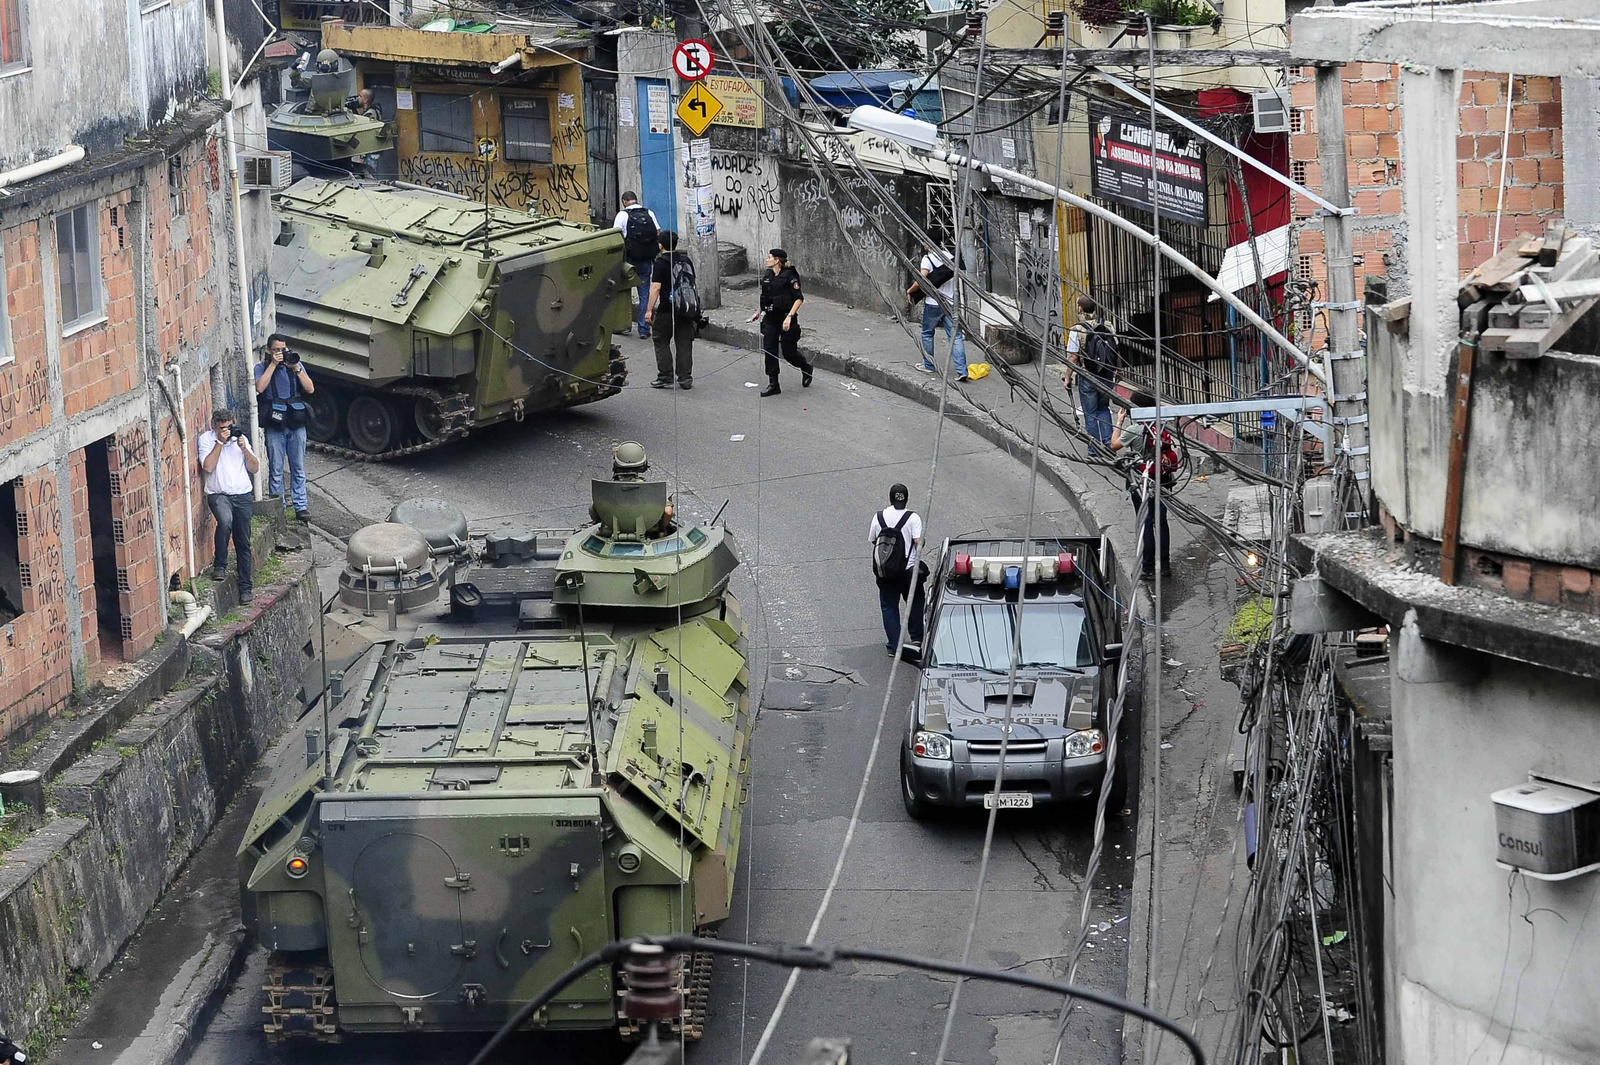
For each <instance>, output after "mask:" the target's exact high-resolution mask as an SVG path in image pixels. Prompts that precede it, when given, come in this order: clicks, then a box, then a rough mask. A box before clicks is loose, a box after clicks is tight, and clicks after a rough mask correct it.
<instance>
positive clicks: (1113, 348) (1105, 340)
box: [1078, 322, 1122, 381]
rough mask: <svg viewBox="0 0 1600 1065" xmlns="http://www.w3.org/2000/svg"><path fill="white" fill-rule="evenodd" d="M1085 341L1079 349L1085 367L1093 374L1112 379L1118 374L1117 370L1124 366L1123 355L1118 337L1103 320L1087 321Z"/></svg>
mask: <svg viewBox="0 0 1600 1065" xmlns="http://www.w3.org/2000/svg"><path fill="white" fill-rule="evenodd" d="M1087 326H1088V328H1087V330H1086V332H1085V334H1084V338H1083V343H1082V344H1081V345H1080V346H1079V349H1078V358H1079V359H1081V360H1082V361H1083V369H1084V371H1085V372H1086V373H1088V374H1090V375H1091V376H1094V377H1098V378H1101V379H1102V380H1105V381H1110V380H1112V379H1113V378H1115V377H1116V376H1117V371H1118V370H1120V369H1121V368H1122V357H1121V355H1119V354H1118V352H1117V338H1116V335H1115V334H1114V333H1112V332H1111V330H1109V329H1107V328H1106V327H1105V324H1104V323H1103V322H1090V323H1087Z"/></svg>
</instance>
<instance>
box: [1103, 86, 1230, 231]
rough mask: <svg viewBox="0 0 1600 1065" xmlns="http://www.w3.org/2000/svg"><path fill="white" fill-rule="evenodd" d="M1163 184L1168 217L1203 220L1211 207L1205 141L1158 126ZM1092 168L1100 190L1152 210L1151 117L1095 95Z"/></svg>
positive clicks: (1158, 159) (1119, 200)
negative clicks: (1208, 200) (1118, 106)
mask: <svg viewBox="0 0 1600 1065" xmlns="http://www.w3.org/2000/svg"><path fill="white" fill-rule="evenodd" d="M1155 133H1156V145H1155V158H1156V171H1157V190H1158V192H1159V200H1158V202H1159V204H1160V208H1161V217H1162V218H1175V219H1178V220H1179V221H1182V222H1188V223H1189V224H1190V225H1196V226H1203V225H1205V224H1206V223H1207V222H1208V221H1209V217H1208V215H1207V213H1206V161H1205V142H1204V141H1202V140H1201V139H1200V138H1199V137H1197V136H1194V135H1191V134H1188V133H1186V132H1184V131H1183V130H1181V129H1179V128H1177V127H1173V126H1165V125H1158V126H1157V127H1156V130H1155ZM1089 147H1090V151H1089V168H1090V175H1091V177H1092V179H1093V190H1094V195H1095V196H1097V197H1099V198H1100V199H1103V200H1112V201H1114V202H1116V203H1120V204H1124V205H1126V206H1128V207H1139V208H1143V209H1144V210H1147V211H1148V210H1150V117H1149V115H1145V114H1138V113H1135V112H1132V111H1123V110H1120V109H1118V108H1115V107H1111V106H1109V105H1108V104H1104V103H1101V102H1100V101H1099V100H1097V99H1092V98H1091V99H1090V101H1089Z"/></svg>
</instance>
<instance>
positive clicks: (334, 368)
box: [272, 178, 634, 459]
mask: <svg viewBox="0 0 1600 1065" xmlns="http://www.w3.org/2000/svg"><path fill="white" fill-rule="evenodd" d="M273 209H274V212H275V214H276V216H277V218H278V226H279V231H278V237H277V240H276V242H275V244H274V246H273V249H272V277H273V284H274V287H275V290H276V294H277V321H278V330H279V332H282V333H284V334H285V335H287V336H288V337H289V338H290V342H289V343H290V347H291V348H292V349H293V350H295V351H298V352H299V353H300V356H301V358H303V359H304V360H305V362H306V364H307V366H309V368H310V371H311V375H312V379H313V381H314V382H315V383H316V392H315V393H314V394H312V395H310V396H307V397H306V400H307V405H308V407H309V410H308V421H309V424H308V425H307V428H306V435H307V436H308V438H309V439H310V441H311V443H312V446H314V447H319V448H321V449H322V450H326V451H332V452H335V453H338V454H341V455H344V456H347V457H350V458H357V459H385V458H391V457H394V456H396V455H405V454H411V453H414V452H417V451H423V450H426V449H428V448H432V447H437V446H439V445H440V444H443V443H445V442H446V441H449V440H453V439H457V438H459V437H462V436H465V435H466V434H467V433H468V432H470V431H471V430H472V429H473V428H475V427H477V426H481V425H489V424H492V423H494V422H499V421H506V420H515V421H521V420H523V419H524V418H526V417H528V416H529V415H534V414H539V413H541V412H543V411H549V410H557V409H559V408H562V407H571V406H575V405H577V404H580V403H590V402H593V401H594V400H597V399H603V398H605V397H606V396H613V395H616V394H617V393H618V392H619V391H621V389H622V386H623V383H624V382H625V381H626V380H627V364H626V363H625V362H624V360H623V357H622V352H621V350H620V349H619V348H617V347H615V346H614V345H613V344H612V343H611V335H612V333H614V332H618V331H621V330H625V329H626V328H627V326H628V322H629V320H630V314H629V307H628V294H629V291H630V289H629V286H630V285H631V284H632V283H633V281H634V277H633V273H632V270H631V269H630V268H629V267H628V265H627V263H626V262H625V261H624V256H623V250H622V234H621V233H620V232H618V231H617V230H615V229H599V228H596V227H594V226H590V225H584V224H580V223H575V222H567V221H564V220H562V219H558V218H545V217H540V216H537V215H531V214H527V213H525V212H522V211H515V210H511V209H509V208H505V207H495V208H492V209H489V210H488V211H487V212H486V211H485V208H484V207H483V205H482V204H476V203H473V202H471V201H469V200H465V199H462V198H461V197H458V196H454V195H452V194H450V193H445V192H437V191H433V190H429V189H416V188H401V187H397V186H393V185H380V184H375V183H366V182H356V181H328V180H323V179H320V178H304V179H302V180H300V181H298V182H296V183H295V184H294V185H292V186H291V187H290V188H288V189H285V190H284V191H283V192H281V193H279V194H278V195H277V196H276V197H274V199H273ZM486 213H487V220H488V230H489V231H488V236H487V240H486V239H485V234H484V225H485V217H486Z"/></svg>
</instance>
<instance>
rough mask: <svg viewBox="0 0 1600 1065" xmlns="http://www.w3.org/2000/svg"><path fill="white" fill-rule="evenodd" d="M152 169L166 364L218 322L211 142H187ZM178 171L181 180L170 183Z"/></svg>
mask: <svg viewBox="0 0 1600 1065" xmlns="http://www.w3.org/2000/svg"><path fill="white" fill-rule="evenodd" d="M173 160H174V163H175V166H173V167H170V168H169V167H168V166H167V165H166V164H162V165H160V166H155V167H151V168H150V170H149V171H148V174H149V181H150V193H149V196H148V197H147V199H146V202H147V203H149V205H150V207H149V210H150V267H151V281H152V283H153V284H154V286H155V297H156V298H155V317H156V339H157V344H158V345H159V353H160V356H161V359H160V361H161V363H162V364H163V365H164V364H165V363H166V361H167V360H168V359H170V358H171V357H172V356H173V355H176V354H178V353H179V352H181V351H185V350H187V349H189V348H190V347H193V346H194V345H196V344H198V343H200V342H201V341H202V340H203V339H204V338H205V336H206V333H207V332H208V331H209V329H210V327H211V323H212V322H214V321H215V320H216V317H217V308H216V296H215V295H214V293H213V292H212V291H211V289H210V288H209V287H207V286H206V284H205V280H206V275H207V274H209V273H210V272H211V201H210V199H209V198H208V196H207V187H208V184H209V181H208V171H207V164H206V145H205V144H204V143H203V142H197V143H195V144H190V145H186V146H185V147H184V148H183V149H182V150H181V151H180V152H178V153H177V154H176V155H174V156H173ZM173 170H176V171H177V177H178V181H177V182H176V184H173V183H171V182H170V178H171V177H172V173H173Z"/></svg>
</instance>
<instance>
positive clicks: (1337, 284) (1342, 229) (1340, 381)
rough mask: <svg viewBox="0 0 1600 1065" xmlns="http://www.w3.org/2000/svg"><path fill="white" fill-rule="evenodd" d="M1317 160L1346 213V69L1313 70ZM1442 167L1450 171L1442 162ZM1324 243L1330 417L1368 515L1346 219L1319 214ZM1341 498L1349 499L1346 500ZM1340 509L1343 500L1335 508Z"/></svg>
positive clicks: (1362, 383) (1357, 313) (1327, 189)
mask: <svg viewBox="0 0 1600 1065" xmlns="http://www.w3.org/2000/svg"><path fill="white" fill-rule="evenodd" d="M1316 70H1317V157H1318V159H1319V160H1320V161H1321V164H1322V195H1323V197H1324V198H1326V199H1328V200H1329V201H1331V202H1332V203H1334V204H1336V205H1338V206H1340V207H1345V206H1348V205H1349V203H1350V179H1349V174H1348V173H1347V172H1346V170H1345V165H1346V163H1345V145H1344V67H1342V66H1338V65H1334V64H1325V65H1319V66H1318V67H1317V68H1316ZM1440 165H1454V164H1453V161H1450V160H1446V161H1445V162H1444V163H1441V164H1440ZM1322 241H1323V248H1324V252H1323V254H1324V255H1325V257H1326V259H1327V264H1328V300H1327V311H1328V355H1327V370H1328V386H1329V389H1330V392H1331V394H1330V395H1329V396H1328V402H1329V406H1330V409H1331V410H1332V411H1333V417H1332V422H1333V426H1332V428H1333V432H1334V440H1335V441H1336V443H1337V450H1336V453H1335V454H1336V457H1337V455H1338V454H1343V455H1344V456H1345V457H1346V459H1347V460H1348V462H1349V468H1350V475H1351V477H1352V478H1353V479H1354V481H1355V482H1356V487H1357V492H1356V496H1357V498H1359V499H1360V501H1361V508H1360V509H1361V510H1362V511H1363V513H1364V514H1370V510H1371V508H1370V506H1369V504H1368V500H1369V498H1370V496H1371V492H1372V476H1371V473H1370V471H1369V464H1368V456H1367V451H1368V446H1367V444H1368V433H1367V358H1366V352H1365V351H1364V350H1363V349H1362V347H1361V302H1360V300H1358V299H1357V298H1356V262H1355V255H1354V254H1353V253H1352V251H1351V249H1350V216H1349V215H1347V214H1334V213H1333V212H1331V211H1326V210H1324V211H1323V212H1322ZM1344 498H1349V497H1348V496H1346V497H1344ZM1339 505H1340V506H1341V507H1342V506H1344V502H1343V499H1341V502H1340V504H1339Z"/></svg>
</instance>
